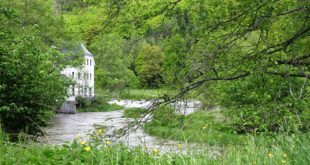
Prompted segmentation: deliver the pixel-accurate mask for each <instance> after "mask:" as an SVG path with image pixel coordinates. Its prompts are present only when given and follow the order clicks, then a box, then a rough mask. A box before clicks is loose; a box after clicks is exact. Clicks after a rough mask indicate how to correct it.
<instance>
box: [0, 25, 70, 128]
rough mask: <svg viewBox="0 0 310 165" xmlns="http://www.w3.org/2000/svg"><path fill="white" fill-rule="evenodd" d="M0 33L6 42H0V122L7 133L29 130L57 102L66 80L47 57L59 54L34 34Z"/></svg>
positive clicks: (59, 103) (63, 95)
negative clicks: (44, 47)
mask: <svg viewBox="0 0 310 165" xmlns="http://www.w3.org/2000/svg"><path fill="white" fill-rule="evenodd" d="M31 30H33V31H35V29H31ZM25 33H26V32H25ZM1 34H2V32H1ZM4 37H5V39H6V40H9V41H10V42H9V44H8V45H7V44H6V43H3V42H1V43H0V122H1V123H0V124H1V125H2V128H3V129H4V130H5V131H7V132H10V133H16V132H20V131H24V132H26V133H31V134H33V133H36V132H37V131H40V129H39V127H38V126H43V125H45V123H46V121H47V119H48V118H49V117H51V115H52V114H53V112H54V111H55V110H56V109H57V108H58V107H59V106H60V105H61V103H62V102H63V100H64V98H65V95H66V93H67V85H66V84H68V83H69V82H68V81H67V80H66V79H65V78H64V77H62V76H61V75H60V70H61V68H57V67H56V66H55V65H54V63H55V61H54V59H53V58H51V57H52V56H53V57H55V58H56V57H58V56H60V55H59V54H57V52H56V51H54V50H52V49H43V48H42V47H41V46H40V43H39V42H38V41H37V39H38V38H36V37H34V36H32V35H27V34H24V35H20V36H18V37H14V36H11V34H8V35H7V36H1V37H0V38H1V39H3V38H4Z"/></svg>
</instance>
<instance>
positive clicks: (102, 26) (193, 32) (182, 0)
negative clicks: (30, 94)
mask: <svg viewBox="0 0 310 165" xmlns="http://www.w3.org/2000/svg"><path fill="white" fill-rule="evenodd" d="M2 1H3V3H1V4H4V5H2V7H1V14H2V17H1V22H4V24H3V26H2V27H1V35H3V37H2V38H3V39H2V40H4V41H3V42H2V43H1V44H2V47H3V48H2V49H3V50H1V51H2V53H5V52H8V50H9V49H16V50H19V47H24V48H22V49H25V50H23V51H29V52H33V53H32V54H33V56H36V54H42V53H41V52H44V53H47V54H49V52H50V51H48V49H49V47H50V45H52V44H55V43H59V39H60V38H64V36H67V38H66V39H67V40H76V41H80V40H83V41H85V42H86V44H87V45H88V47H89V48H90V49H91V51H92V52H93V54H95V55H96V56H95V58H96V64H97V65H96V86H97V87H98V88H101V89H109V90H110V91H114V90H119V89H123V88H125V87H130V88H139V87H145V88H150V87H156V88H157V87H165V88H177V89H181V90H180V94H179V95H177V96H173V95H169V94H168V95H165V100H166V101H167V100H173V99H179V98H180V97H182V96H184V95H185V94H186V93H188V92H189V91H192V90H194V91H195V92H197V93H198V94H199V97H200V98H201V97H202V98H203V102H205V103H207V104H209V105H210V106H213V105H220V106H222V107H225V108H227V109H229V110H228V111H227V114H228V115H227V116H229V117H230V118H231V120H233V121H234V122H233V126H234V128H235V130H236V131H237V132H240V133H242V132H256V131H307V130H309V123H310V122H309V116H310V115H309V110H308V109H310V108H309V105H310V103H309V100H310V99H309V85H308V84H309V83H308V80H309V66H310V65H309V64H310V63H309V46H308V45H309V30H310V27H309V20H308V19H309V2H308V1H297V0H285V1H282V0H273V1H267V0H264V1H251V0H244V1H235V0H224V1H221V2H219V1H218V0H210V1H205V0H167V1H161V0H153V1H123V0H115V1H111V0H100V1H94V0H78V1H73V0H54V1H52V0H50V1H42V0H33V1H31V3H30V1H29V2H28V1H23V2H22V1H14V2H11V1H10V2H9V1H4V0H2ZM30 9H31V10H30ZM39 15H40V16H42V17H38V16H39ZM9 27H10V28H9ZM64 34H65V35H64ZM16 36H19V37H20V38H18V37H16ZM22 36H25V37H26V38H27V37H30V38H31V37H32V36H34V37H35V38H34V39H31V40H28V39H22V38H23V37H22ZM17 40H20V41H22V42H26V41H25V40H27V42H30V43H31V44H32V46H26V47H25V45H27V44H16V45H14V46H13V45H10V44H8V43H14V42H16V41H17ZM30 43H29V44H30ZM31 44H30V45H31ZM21 45H23V46H21ZM10 46H12V47H11V48H10ZM34 47H35V49H34ZM39 57H40V56H38V57H35V58H39ZM12 58H13V56H12ZM16 58H18V59H19V57H16ZM33 60H35V59H33ZM38 61H42V62H43V61H44V62H47V61H51V63H52V64H54V61H55V60H54V59H52V58H51V57H50V55H46V56H44V57H41V59H38ZM25 62H26V61H24V63H25ZM49 65H51V64H49ZM38 68H40V67H38ZM52 68H54V67H52ZM29 71H30V70H29ZM53 71H54V73H55V74H56V72H58V71H57V69H56V70H53ZM44 73H45V72H44ZM56 77H57V76H56ZM40 81H41V80H40ZM3 86H4V85H1V89H4V87H3ZM27 89H28V88H27ZM55 91H57V90H55ZM2 93H3V92H2ZM59 96H60V95H59Z"/></svg>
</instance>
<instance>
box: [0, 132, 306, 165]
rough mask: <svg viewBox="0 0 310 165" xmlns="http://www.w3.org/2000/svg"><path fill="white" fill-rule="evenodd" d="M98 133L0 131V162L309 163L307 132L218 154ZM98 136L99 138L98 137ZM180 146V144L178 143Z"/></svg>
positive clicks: (248, 141) (249, 140) (255, 139)
mask: <svg viewBox="0 0 310 165" xmlns="http://www.w3.org/2000/svg"><path fill="white" fill-rule="evenodd" d="M99 134H100V132H97V133H95V134H94V136H93V137H94V138H93V139H92V140H89V141H83V140H81V139H77V140H76V141H74V142H72V143H69V144H64V145H38V144H34V143H29V142H27V143H24V142H19V143H11V142H9V141H8V140H7V139H6V136H5V135H4V134H3V133H1V132H0V146H1V147H0V153H1V154H0V164H4V165H6V164H8V165H9V164H28V163H29V162H31V164H128V165H130V164H137V165H140V164H141V165H142V164H160V165H169V164H178V165H189V164H193V165H208V164H210V165H222V164H229V165H240V164H263V165H283V164H291V165H301V164H305V165H306V164H309V163H310V158H309V156H308V155H309V151H310V145H309V141H310V138H309V134H308V135H306V134H305V135H303V134H301V135H275V136H274V137H273V138H266V137H264V136H247V137H246V138H245V141H244V145H240V146H238V145H230V146H227V147H226V148H225V150H224V151H223V152H222V154H221V155H220V156H219V157H210V156H209V155H208V153H204V152H201V153H197V154H173V153H169V154H167V153H166V154H162V153H161V151H160V150H152V151H147V150H145V149H144V148H139V147H134V148H128V147H126V146H124V145H122V144H113V143H111V142H110V141H100V140H98V139H99V138H96V137H99V136H100V135H99ZM100 139H101V138H100ZM179 147H180V148H181V147H182V146H179Z"/></svg>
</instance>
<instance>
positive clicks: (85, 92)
mask: <svg viewBox="0 0 310 165" xmlns="http://www.w3.org/2000/svg"><path fill="white" fill-rule="evenodd" d="M84 96H87V87H84Z"/></svg>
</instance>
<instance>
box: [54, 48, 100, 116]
mask: <svg viewBox="0 0 310 165" xmlns="http://www.w3.org/2000/svg"><path fill="white" fill-rule="evenodd" d="M80 47H81V50H82V53H83V60H84V61H83V64H82V65H81V66H78V67H71V66H67V67H66V68H65V69H64V70H62V71H61V74H63V75H65V76H67V77H70V78H71V79H72V80H73V81H74V85H70V87H69V88H68V97H67V99H66V102H65V103H64V104H63V105H62V107H61V108H60V112H63V113H75V112H76V97H77V96H81V97H86V98H91V99H92V98H94V97H95V60H94V56H93V54H92V53H90V52H89V51H88V50H87V48H86V47H85V46H84V45H83V44H81V45H80Z"/></svg>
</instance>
